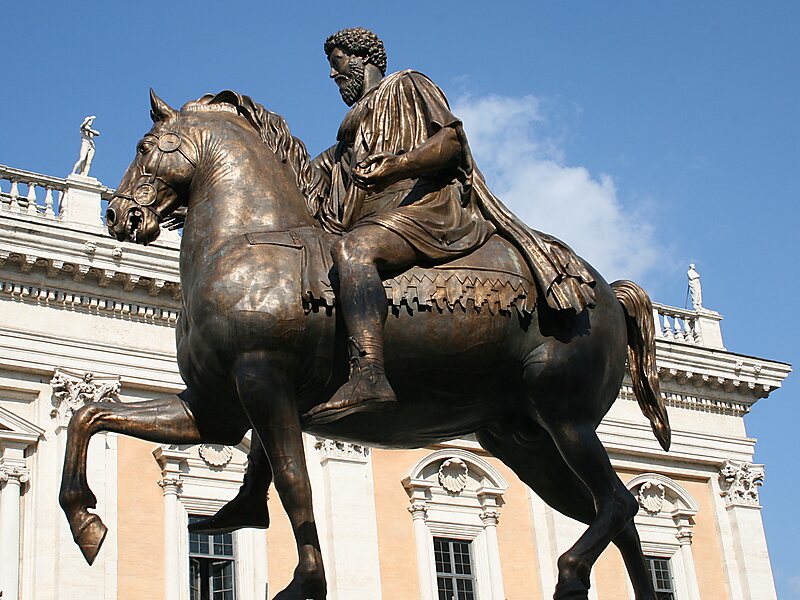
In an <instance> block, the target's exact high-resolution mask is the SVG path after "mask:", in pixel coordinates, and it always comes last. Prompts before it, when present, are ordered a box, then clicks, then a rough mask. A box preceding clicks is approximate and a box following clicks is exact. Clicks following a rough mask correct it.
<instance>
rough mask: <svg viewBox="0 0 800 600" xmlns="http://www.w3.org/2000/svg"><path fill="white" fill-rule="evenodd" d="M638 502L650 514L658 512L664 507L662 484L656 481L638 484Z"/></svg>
mask: <svg viewBox="0 0 800 600" xmlns="http://www.w3.org/2000/svg"><path fill="white" fill-rule="evenodd" d="M637 497H638V500H639V504H640V505H641V507H642V508H644V509H645V510H646V511H647V512H649V513H650V514H653V515H655V514H658V513H660V512H661V509H662V508H663V507H664V498H665V497H666V492H665V490H664V486H663V485H661V484H660V483H658V482H656V481H645V482H644V483H643V484H642V485H641V486H639V494H638V496H637Z"/></svg>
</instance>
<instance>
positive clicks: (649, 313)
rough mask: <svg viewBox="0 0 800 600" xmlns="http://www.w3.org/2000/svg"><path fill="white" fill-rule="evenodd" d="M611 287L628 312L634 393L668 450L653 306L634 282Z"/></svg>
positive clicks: (667, 420) (666, 420)
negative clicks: (659, 380)
mask: <svg viewBox="0 0 800 600" xmlns="http://www.w3.org/2000/svg"><path fill="white" fill-rule="evenodd" d="M611 287H612V289H613V290H614V294H615V295H616V297H617V300H619V303H620V304H622V308H623V310H624V311H625V325H626V327H627V329H628V366H629V367H630V370H631V382H632V383H633V393H634V394H635V395H636V400H638V402H639V408H641V409H642V412H643V413H644V416H645V417H647V418H648V419H649V420H650V426H651V427H652V428H653V433H654V434H655V436H656V439H658V443H659V444H661V447H662V448H663V449H664V450H669V444H670V440H671V438H672V432H671V429H670V426H669V417H667V409H666V407H665V406H664V399H663V398H662V397H661V391H660V390H659V385H658V368H657V367H656V342H655V325H654V323H653V304H652V303H651V302H650V298H649V297H648V295H647V293H646V292H645V291H644V290H643V289H642V288H640V287H639V286H638V285H636V284H635V283H633V282H632V281H626V280H620V281H615V282H614V283H612V284H611Z"/></svg>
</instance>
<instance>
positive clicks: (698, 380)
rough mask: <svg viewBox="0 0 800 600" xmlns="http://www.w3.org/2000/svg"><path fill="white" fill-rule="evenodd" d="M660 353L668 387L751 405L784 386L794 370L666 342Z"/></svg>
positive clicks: (659, 345)
mask: <svg viewBox="0 0 800 600" xmlns="http://www.w3.org/2000/svg"><path fill="white" fill-rule="evenodd" d="M656 353H657V356H658V374H659V378H660V379H661V380H662V382H664V383H666V384H667V385H668V386H671V387H672V386H676V385H677V386H678V387H679V388H680V387H681V386H688V388H685V389H690V388H691V387H698V388H700V387H704V388H707V389H710V390H713V391H716V392H717V395H720V394H721V395H723V396H727V398H726V399H728V400H733V401H739V402H744V403H747V404H752V403H753V402H755V401H756V400H757V399H758V398H764V397H766V396H768V395H769V394H770V393H771V392H772V391H773V390H775V389H777V388H779V387H781V384H782V382H783V380H784V379H786V377H787V376H788V375H789V373H790V372H791V370H792V368H791V366H790V365H788V364H786V363H781V362H777V361H772V360H767V359H763V358H756V357H752V356H747V355H743V354H737V353H735V352H730V351H728V350H719V349H714V348H704V347H702V346H695V345H689V344H681V343H673V342H668V341H663V340H658V341H657V342H656Z"/></svg>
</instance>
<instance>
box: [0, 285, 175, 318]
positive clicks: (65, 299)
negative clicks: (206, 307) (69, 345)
mask: <svg viewBox="0 0 800 600" xmlns="http://www.w3.org/2000/svg"><path fill="white" fill-rule="evenodd" d="M0 297H6V298H12V299H14V300H21V301H23V302H28V303H31V304H40V305H45V306H52V307H56V308H64V309H69V310H77V311H82V312H88V313H91V314H96V315H98V316H107V317H112V318H122V319H130V320H132V321H145V322H148V323H155V324H162V325H174V324H175V323H176V322H177V320H178V316H179V314H180V311H179V310H177V309H168V308H164V307H158V306H153V305H149V304H139V303H135V302H129V301H122V300H115V299H112V298H107V297H103V296H98V295H95V294H86V293H83V292H80V293H79V292H70V291H66V290H60V289H58V288H55V287H40V286H36V285H28V284H22V283H13V282H10V281H2V280H0Z"/></svg>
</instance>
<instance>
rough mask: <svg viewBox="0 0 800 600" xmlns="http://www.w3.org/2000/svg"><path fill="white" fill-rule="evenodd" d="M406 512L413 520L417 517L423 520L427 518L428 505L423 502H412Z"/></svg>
mask: <svg viewBox="0 0 800 600" xmlns="http://www.w3.org/2000/svg"><path fill="white" fill-rule="evenodd" d="M408 512H410V513H411V517H412V518H413V519H414V520H415V521H416V520H418V519H419V520H422V521H425V520H427V518H428V505H427V503H424V502H414V503H413V504H412V505H411V506H409V507H408Z"/></svg>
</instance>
